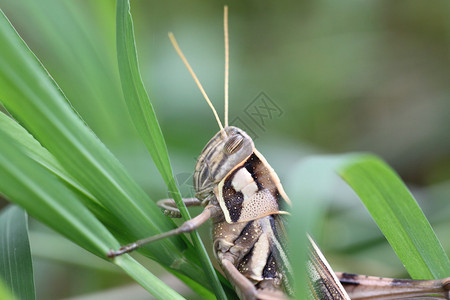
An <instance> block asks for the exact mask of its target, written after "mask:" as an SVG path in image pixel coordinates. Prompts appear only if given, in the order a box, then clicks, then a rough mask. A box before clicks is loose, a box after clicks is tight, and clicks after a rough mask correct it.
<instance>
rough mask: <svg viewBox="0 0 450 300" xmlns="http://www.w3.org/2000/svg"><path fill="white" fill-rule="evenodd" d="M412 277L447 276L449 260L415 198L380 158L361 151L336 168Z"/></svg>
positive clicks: (435, 277)
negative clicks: (361, 153)
mask: <svg viewBox="0 0 450 300" xmlns="http://www.w3.org/2000/svg"><path fill="white" fill-rule="evenodd" d="M339 174H340V175H341V176H342V178H343V179H344V180H345V181H346V182H347V183H348V184H349V185H350V186H351V187H352V188H353V190H354V191H355V192H356V193H357V194H358V196H359V198H360V199H361V201H363V203H364V205H365V206H366V208H367V209H368V210H369V212H370V214H371V215H372V217H373V219H374V220H375V222H376V223H377V225H378V226H379V227H380V229H381V231H383V234H384V235H385V237H386V239H387V240H388V241H389V243H390V244H391V246H392V248H393V249H394V251H395V252H396V253H397V255H398V257H399V258H400V259H401V261H402V262H403V264H404V265H405V268H406V269H407V271H408V273H409V274H410V275H411V277H412V278H413V279H439V278H443V277H447V276H450V261H449V259H448V257H447V255H446V253H445V251H444V250H443V248H442V246H441V244H440V242H439V240H438V239H437V237H436V235H435V233H434V231H433V229H432V228H431V225H430V223H429V222H428V220H427V219H426V217H425V215H424V214H423V212H422V210H421V209H420V207H419V205H418V204H417V202H416V200H415V199H414V197H413V196H412V194H411V193H410V191H409V190H408V188H407V187H406V186H405V184H404V183H403V182H402V180H401V179H400V178H399V177H398V175H397V174H396V173H395V172H394V171H393V170H392V169H391V168H390V167H389V166H388V165H387V164H386V163H384V162H383V161H382V160H380V159H379V158H377V157H375V156H369V155H360V156H356V157H354V159H351V160H350V161H349V162H348V164H347V165H346V166H344V167H343V168H341V169H340V170H339Z"/></svg>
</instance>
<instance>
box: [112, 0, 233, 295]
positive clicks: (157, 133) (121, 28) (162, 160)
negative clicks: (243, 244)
mask: <svg viewBox="0 0 450 300" xmlns="http://www.w3.org/2000/svg"><path fill="white" fill-rule="evenodd" d="M117 58H118V63H119V72H120V79H121V82H122V89H123V94H124V97H125V100H126V103H127V106H128V111H129V113H130V116H131V118H132V120H133V123H134V125H135V127H136V129H137V131H138V132H139V134H140V136H141V138H142V140H143V141H144V143H145V145H146V146H147V149H148V151H149V153H150V155H151V156H152V158H153V161H154V162H155V165H156V166H157V168H158V169H159V171H160V173H161V176H162V177H163V179H164V181H165V183H166V185H167V187H168V189H169V191H171V193H172V197H173V198H174V199H175V201H176V203H177V206H178V208H179V209H180V212H181V214H182V216H183V217H184V218H185V219H190V216H189V212H188V211H187V209H186V206H185V205H184V203H183V201H182V200H181V196H180V192H179V190H178V187H177V186H176V184H175V180H174V178H173V172H172V168H171V166H170V161H169V156H168V152H167V147H166V143H165V140H164V137H163V135H162V132H161V128H160V126H159V124H158V121H157V119H156V115H155V112H154V110H153V107H152V104H151V102H150V99H149V97H148V95H147V92H146V90H145V87H144V85H143V83H142V79H141V75H140V71H139V66H138V59H137V54H136V44H135V40H134V31H133V22H132V18H131V13H130V3H129V1H127V0H118V1H117ZM191 238H192V240H193V242H194V245H195V248H196V249H197V253H198V257H199V258H200V260H201V262H202V265H203V268H204V270H205V273H206V276H207V278H209V283H210V285H211V286H212V287H213V289H214V291H215V293H216V296H217V298H218V299H226V295H225V292H224V290H223V288H222V286H221V284H220V282H219V279H218V276H217V274H216V272H215V270H214V268H213V266H212V264H211V261H210V260H209V258H208V255H207V253H206V249H205V247H204V245H203V243H202V242H201V240H200V237H199V235H198V233H197V232H193V233H191Z"/></svg>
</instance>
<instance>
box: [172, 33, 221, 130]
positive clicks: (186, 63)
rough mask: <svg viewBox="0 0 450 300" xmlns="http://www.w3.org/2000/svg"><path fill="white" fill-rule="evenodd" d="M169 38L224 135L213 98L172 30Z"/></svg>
mask: <svg viewBox="0 0 450 300" xmlns="http://www.w3.org/2000/svg"><path fill="white" fill-rule="evenodd" d="M169 39H170V41H171V42H172V45H173V47H174V48H175V50H176V51H177V53H178V55H179V56H180V58H181V60H182V61H183V63H184V64H185V66H186V68H187V69H188V70H189V73H191V76H192V77H193V78H194V81H195V83H196V84H197V86H198V88H199V89H200V91H201V92H202V94H203V97H204V98H205V100H206V102H207V103H208V105H209V107H211V110H212V111H213V114H214V116H215V117H216V120H217V123H218V124H219V127H220V131H221V132H222V134H223V135H226V133H225V130H224V129H223V126H222V123H221V122H220V118H219V115H218V114H217V111H216V109H215V108H214V106H213V105H212V103H211V100H209V98H208V95H207V94H206V92H205V90H204V89H203V86H202V84H201V83H200V81H199V80H198V78H197V75H195V73H194V70H192V68H191V66H190V65H189V63H188V61H187V59H186V57H185V56H184V54H183V52H182V51H181V49H180V46H178V43H177V40H176V39H175V37H174V35H173V33H172V32H169Z"/></svg>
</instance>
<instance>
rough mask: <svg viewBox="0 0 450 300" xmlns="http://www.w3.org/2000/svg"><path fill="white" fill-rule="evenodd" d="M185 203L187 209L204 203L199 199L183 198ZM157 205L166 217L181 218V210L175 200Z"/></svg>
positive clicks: (161, 201)
mask: <svg viewBox="0 0 450 300" xmlns="http://www.w3.org/2000/svg"><path fill="white" fill-rule="evenodd" d="M183 202H184V204H185V205H186V206H187V207H189V206H200V205H202V201H200V200H198V199H197V198H183ZM156 204H157V205H158V206H159V207H160V208H161V209H162V210H163V212H164V214H165V215H166V216H168V217H171V218H181V214H180V210H179V209H178V208H177V204H176V203H175V200H173V199H171V198H167V199H162V200H159V201H158V202H157V203H156Z"/></svg>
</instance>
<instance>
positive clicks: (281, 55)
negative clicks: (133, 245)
mask: <svg viewBox="0 0 450 300" xmlns="http://www.w3.org/2000/svg"><path fill="white" fill-rule="evenodd" d="M224 4H228V5H229V14H230V17H229V24H230V121H235V124H236V125H239V126H242V127H244V128H243V129H246V130H248V131H249V132H250V134H251V135H252V136H253V137H254V139H255V143H256V145H257V147H258V149H259V151H260V152H262V153H263V154H264V155H265V156H266V158H267V159H268V161H269V162H270V163H271V165H272V166H273V167H274V168H275V170H276V171H277V172H278V174H279V176H280V178H281V179H282V180H283V178H286V177H287V176H289V167H290V166H291V165H292V164H293V162H296V161H298V160H300V159H302V158H303V157H305V156H307V155H312V154H323V153H343V152H354V151H369V152H373V153H376V154H378V155H379V156H381V157H382V158H383V159H385V160H386V161H387V162H388V163H389V164H390V165H391V166H392V167H393V168H394V169H395V170H396V171H397V172H398V173H399V174H400V176H401V177H402V179H403V180H404V181H405V182H406V183H407V184H408V186H409V187H410V188H411V190H412V192H413V194H414V195H415V197H416V199H417V200H418V201H419V204H420V205H421V207H422V208H423V210H424V212H425V215H426V216H427V217H428V219H429V220H430V222H431V223H432V225H433V227H434V229H435V230H436V233H437V235H438V238H439V239H440V240H441V242H442V243H443V246H444V248H445V249H446V251H447V253H450V218H449V216H450V200H449V198H450V137H449V129H450V55H449V54H450V21H449V20H450V18H449V16H450V7H449V3H448V1H446V0H441V1H439V0H430V1H421V0H412V1H411V0H409V1H387V0H386V1H353V0H345V1H332V0H325V1H323V0H320V1H298V2H296V3H294V2H275V1H246V2H243V1H230V2H227V3H224V2H211V1H210V2H208V1H189V2H187V1H185V2H180V1H165V2H159V1H132V3H131V5H132V15H133V19H134V24H135V31H136V40H137V48H138V55H139V59H140V67H141V72H142V76H143V78H144V81H145V82H144V84H145V86H146V87H147V91H148V93H149V96H150V99H151V101H152V103H153V105H154V107H155V110H156V114H157V116H158V118H159V121H160V124H161V127H162V130H163V133H164V135H165V137H166V140H167V144H168V148H169V153H170V155H171V159H172V163H173V168H174V171H175V174H177V176H176V177H177V180H178V181H179V184H180V185H181V188H182V190H183V192H184V194H185V196H189V195H190V194H191V193H192V187H191V178H190V175H191V174H192V172H193V168H194V165H195V162H196V158H197V156H198V155H199V154H200V152H201V150H202V148H203V146H204V145H205V144H206V142H207V141H208V140H209V139H210V138H211V137H212V136H213V135H214V134H215V133H216V132H217V131H218V126H217V124H216V122H215V120H214V118H213V116H212V113H211V111H210V109H209V108H208V106H207V105H206V104H205V102H204V100H203V99H202V96H201V94H200V92H199V91H198V89H197V87H196V86H195V84H194V82H193V80H192V78H191V77H190V76H189V74H188V72H187V70H186V69H185V67H184V66H183V64H182V63H181V60H180V59H179V58H178V57H177V55H176V53H175V51H174V50H173V49H172V46H171V45H170V42H169V39H168V38H167V33H168V32H169V31H172V32H173V33H174V34H175V36H176V37H177V39H178V42H179V44H180V46H181V48H182V49H183V51H184V52H185V55H186V56H187V58H188V60H189V61H190V63H191V65H192V66H193V68H194V70H195V71H196V73H197V75H198V77H199V79H200V80H201V82H202V83H203V85H204V87H205V89H206V91H207V93H208V94H209V96H210V98H211V99H212V101H213V102H214V104H215V106H216V108H217V109H218V111H219V114H220V115H221V116H222V115H223V94H224V92H223V78H224V75H223V70H224V68H223V62H224V48H223V23H222V22H223V19H222V18H223V17H222V15H223V5H224ZM0 8H1V9H2V10H3V11H4V12H5V14H6V15H7V16H8V18H9V19H10V21H11V22H12V24H13V25H14V26H15V28H16V29H17V31H18V32H19V34H20V35H21V36H22V38H23V39H24V40H25V41H26V42H27V44H28V45H29V46H30V48H31V49H32V51H33V52H34V53H35V54H36V55H37V57H38V58H39V59H40V60H41V62H42V63H43V64H44V66H45V67H46V68H47V69H48V71H49V73H50V74H51V75H52V76H53V78H54V79H55V80H56V82H57V83H58V84H59V85H60V87H61V89H62V90H63V91H64V93H65V94H66V96H67V97H68V99H69V100H70V102H71V103H72V105H73V106H74V108H75V109H76V110H77V111H78V112H79V114H80V115H81V116H82V118H83V119H84V120H85V121H86V123H87V124H88V125H89V127H90V128H92V130H93V131H94V132H95V133H96V134H97V136H98V137H99V138H100V139H101V140H102V141H103V142H104V143H105V144H106V145H107V146H108V148H109V149H111V151H112V152H113V153H114V154H115V155H117V157H118V158H119V160H120V161H121V162H122V163H123V164H124V165H125V167H126V168H127V169H128V171H129V172H130V173H131V174H132V176H133V177H134V178H135V179H136V180H137V181H138V182H139V183H140V184H141V186H142V187H144V188H145V190H146V191H147V192H148V194H149V195H150V197H151V198H152V199H154V200H158V199H160V198H164V197H167V191H166V189H165V185H164V183H163V181H162V179H161V178H160V176H159V174H158V173H157V171H156V168H155V167H154V165H153V163H152V162H151V159H150V157H149V155H148V154H147V152H146V150H145V148H144V146H143V144H142V143H141V142H140V141H139V138H138V136H137V134H136V132H135V130H134V128H133V126H132V124H131V122H130V119H129V116H128V115H127V111H126V107H125V104H124V102H123V97H122V91H121V87H120V82H119V80H118V74H117V62H116V49H115V1H111V0H108V1H106V0H101V1H100V0H96V1H89V0H76V1H75V0H64V1H58V0H40V1H34V0H0ZM0 55H1V45H0ZM261 92H263V93H264V94H265V95H266V96H267V97H268V98H265V100H266V101H268V103H269V104H270V105H272V106H271V107H272V108H273V107H276V109H277V110H276V111H275V112H273V113H272V114H271V115H270V114H269V111H267V110H265V109H264V107H261V106H259V105H260V104H261V103H262V102H261V98H260V97H258V95H260V93H261ZM255 109H259V111H260V112H261V113H264V114H266V116H265V117H263V119H259V118H256V117H255V115H252V112H254V111H255ZM333 189H334V190H335V192H334V195H335V197H333V205H332V207H330V209H329V217H327V222H326V223H325V224H323V226H322V228H323V229H322V231H323V236H322V238H321V240H319V241H318V243H319V245H320V246H321V247H322V248H323V250H324V252H325V255H326V256H327V257H328V259H329V261H330V263H331V265H332V266H333V267H334V268H335V270H338V271H347V272H357V273H365V274H371V275H378V276H400V277H405V276H407V275H406V274H405V271H404V269H403V267H402V265H401V263H400V262H399V260H398V259H397V258H396V256H395V254H394V253H393V251H392V250H391V249H390V247H389V245H388V244H387V243H386V242H385V240H384V237H383V236H382V234H381V233H380V232H379V230H378V229H377V227H376V225H375V224H374V223H373V221H372V220H371V219H370V216H369V215H368V214H367V213H366V211H365V209H364V207H363V205H362V204H361V203H360V202H359V200H358V199H357V198H356V196H355V195H354V194H353V193H352V192H351V191H350V189H349V188H347V187H346V186H345V185H344V184H343V183H342V182H340V181H339V180H337V181H336V184H335V186H334V187H333ZM292 200H293V202H294V205H295V202H296V201H301V199H292ZM3 203H6V202H5V201H3ZM194 213H195V212H194ZM203 233H204V236H205V238H206V239H207V238H208V228H203ZM31 242H32V244H31V246H32V251H33V254H34V263H35V276H36V285H37V287H36V289H37V295H38V299H59V298H70V299H75V297H76V296H79V297H81V296H82V295H91V297H94V298H95V299H99V298H98V297H100V296H99V295H98V294H94V296H93V294H92V293H94V292H96V291H98V290H101V289H108V288H115V289H116V290H115V291H113V294H114V295H115V296H116V297H117V299H120V298H121V296H118V295H121V294H120V293H121V292H124V291H125V293H126V294H127V295H128V296H127V297H129V298H131V299H148V298H147V297H148V296H145V293H144V294H143V293H142V291H141V290H140V289H139V287H134V286H129V285H127V284H128V283H129V282H130V281H129V280H128V279H127V278H126V277H125V276H123V275H121V274H120V273H118V272H117V270H115V269H114V268H112V267H110V266H109V265H106V264H105V263H103V262H102V261H100V260H99V259H96V258H95V257H92V256H90V255H89V254H87V253H86V252H85V251H83V250H80V249H77V248H75V246H73V245H72V244H70V242H67V241H65V240H64V239H62V238H60V237H58V236H56V235H54V234H53V233H51V232H49V230H48V229H45V228H43V226H42V225H40V224H37V223H36V222H32V224H31ZM150 266H151V268H157V267H156V266H154V264H150ZM161 272H162V271H161ZM161 276H166V275H161ZM175 284H176V283H175ZM124 285H125V286H124ZM133 293H135V294H133ZM130 295H134V297H133V296H130ZM122 298H123V297H122ZM76 299H90V298H88V297H84V298H76ZM109 299H112V298H109Z"/></svg>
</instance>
